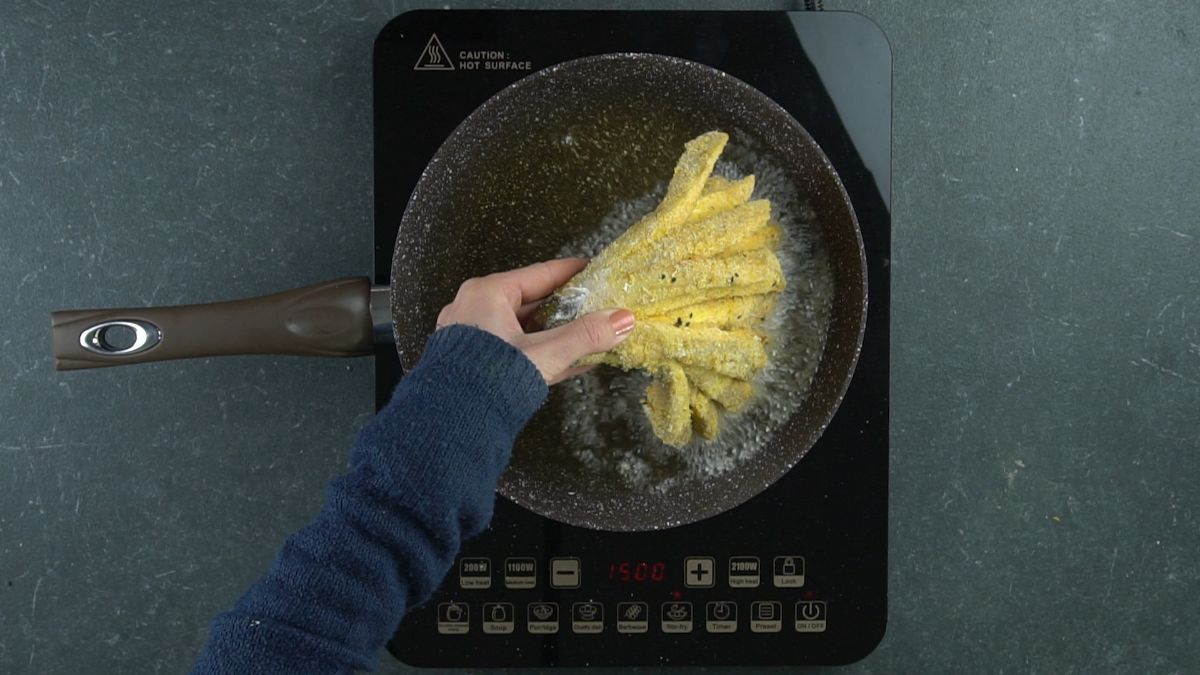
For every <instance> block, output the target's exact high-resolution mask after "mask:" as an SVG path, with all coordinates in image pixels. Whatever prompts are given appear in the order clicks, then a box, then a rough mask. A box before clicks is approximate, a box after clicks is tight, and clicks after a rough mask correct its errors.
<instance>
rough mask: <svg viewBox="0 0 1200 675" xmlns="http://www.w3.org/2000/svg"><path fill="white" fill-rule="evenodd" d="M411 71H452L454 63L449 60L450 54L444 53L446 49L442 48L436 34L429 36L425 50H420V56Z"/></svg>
mask: <svg viewBox="0 0 1200 675" xmlns="http://www.w3.org/2000/svg"><path fill="white" fill-rule="evenodd" d="M413 70H454V62H453V61H451V60H450V54H448V53H446V48H445V47H443V46H442V41H441V40H439V39H438V36H437V33H434V34H433V35H430V36H429V42H427V43H426V44H425V49H422V50H421V56H420V58H418V59H417V65H415V66H413Z"/></svg>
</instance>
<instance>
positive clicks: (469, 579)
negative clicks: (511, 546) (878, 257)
mask: <svg viewBox="0 0 1200 675" xmlns="http://www.w3.org/2000/svg"><path fill="white" fill-rule="evenodd" d="M458 585H459V586H462V587H463V588H491V586H492V561H491V560H489V559H487V558H463V559H462V560H460V561H458Z"/></svg>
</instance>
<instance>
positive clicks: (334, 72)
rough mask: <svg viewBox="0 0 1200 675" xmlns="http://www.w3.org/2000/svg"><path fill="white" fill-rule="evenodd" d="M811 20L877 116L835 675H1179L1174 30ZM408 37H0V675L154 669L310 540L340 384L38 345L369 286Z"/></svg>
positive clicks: (319, 5)
mask: <svg viewBox="0 0 1200 675" xmlns="http://www.w3.org/2000/svg"><path fill="white" fill-rule="evenodd" d="M624 4H626V5H627V6H634V4H635V3H624ZM797 4H798V3H797ZM830 4H831V5H836V8H838V9H852V10H856V11H861V12H863V13H865V14H867V15H868V16H871V17H872V18H874V19H875V20H876V21H877V22H878V23H879V24H880V25H881V26H882V27H883V29H884V30H885V31H886V32H887V34H888V35H889V37H890V39H891V41H892V46H893V49H894V52H895V92H896V95H895V128H894V151H895V156H894V160H893V164H894V171H895V176H896V180H895V184H894V195H895V221H894V226H895V242H894V265H893V268H892V269H893V275H894V276H893V283H894V291H893V304H892V307H893V362H894V366H893V387H892V392H893V401H894V403H893V415H894V419H893V427H892V476H893V484H892V494H891V505H892V506H891V508H892V511H891V514H892V515H891V522H892V528H891V536H892V538H891V570H892V571H891V593H890V603H891V610H890V625H889V631H888V636H887V638H886V639H885V641H884V643H883V644H882V645H881V647H880V648H879V649H878V650H877V651H876V652H875V653H873V654H872V655H871V656H870V657H868V658H867V659H866V660H864V661H862V662H860V663H859V664H857V665H855V666H852V667H850V668H847V669H846V671H847V672H861V673H894V672H995V673H1015V672H1022V673H1024V672H1047V673H1068V672H1080V673H1097V672H1131V673H1176V672H1195V671H1196V670H1197V669H1198V668H1200V638H1198V637H1197V636H1198V635H1200V631H1197V630H1196V627H1195V625H1194V622H1195V612H1196V609H1197V597H1198V595H1200V578H1198V577H1200V488H1197V486H1196V479H1197V476H1200V452H1198V450H1200V223H1198V217H1197V213H1200V196H1198V191H1197V185H1198V183H1197V175H1200V76H1198V73H1200V46H1198V45H1200V42H1198V41H1200V6H1198V5H1196V4H1194V3H1170V4H1168V3H1144V4H1133V5H1130V4H1126V3H1096V2H1089V1H1084V0H1073V1H1071V2H1066V3H1040V2H1030V1H1029V0H1016V1H1014V2H1006V3H986V4H984V3H980V4H979V5H978V6H976V7H972V8H969V9H968V8H966V7H964V6H963V3H958V2H935V1H932V0H923V1H921V0H919V1H917V2H911V3H874V2H838V3H832V2H831V3H830ZM638 5H639V6H645V5H641V4H640V3H638ZM413 6H416V5H413ZM456 6H462V7H471V6H474V7H480V6H489V5H487V4H483V3H471V4H461V5H460V4H456ZM541 6H559V7H583V6H585V5H583V4H581V3H560V4H558V5H553V4H549V3H548V4H545V5H541ZM654 6H656V7H663V8H671V7H686V6H695V4H691V3H656V4H655V5H654ZM738 6H739V5H735V4H733V3H730V4H727V5H720V6H719V7H738ZM740 6H741V7H756V8H774V9H778V8H788V7H789V5H788V4H787V3H747V4H745V5H740ZM713 7H714V8H716V7H718V6H717V5H713ZM408 8H409V6H408V5H406V4H404V3H397V2H378V1H376V0H370V1H367V0H361V1H360V0H351V1H347V2H341V1H337V2H335V1H332V0H296V1H292V0H280V1H279V2H274V3H269V4H268V3H243V2H233V1H223V0H222V1H215V2H208V3H166V2H152V1H150V0H131V1H129V2H119V3H118V2H111V1H109V2H104V1H103V0H94V1H92V2H62V1H59V0H8V1H7V2H5V3H3V4H0V289H3V291H4V293H5V299H4V302H3V305H2V306H3V314H2V316H3V328H2V329H0V672H4V673H76V672H114V673H115V672H121V673H149V672H180V671H183V670H185V669H186V668H187V666H188V665H189V664H190V662H191V659H192V658H193V656H194V654H195V653H196V651H197V650H198V648H199V647H200V645H201V643H202V641H203V639H204V636H205V631H206V624H207V622H208V620H209V619H210V618H211V617H212V616H213V615H214V614H216V613H217V612H218V611H220V610H222V609H224V608H226V607H228V606H229V605H230V604H231V603H232V602H233V601H234V599H235V598H236V597H237V596H238V595H239V594H240V593H241V592H242V591H243V590H244V589H245V588H246V587H247V586H248V585H249V584H250V583H251V582H252V581H253V580H254V579H255V578H256V577H257V576H258V575H259V574H261V573H262V571H263V570H265V568H266V566H267V565H268V563H269V561H270V559H271V558H272V556H273V554H274V553H275V550H276V548H277V546H278V545H279V544H280V543H281V541H282V540H283V538H284V537H285V536H286V535H287V534H288V533H289V532H290V531H291V530H293V529H294V528H296V527H298V526H300V525H301V524H303V523H304V522H305V521H306V520H307V519H308V518H310V517H311V516H312V515H313V514H315V512H316V511H317V509H318V508H319V506H320V504H321V500H322V490H323V486H324V484H325V482H326V481H327V480H328V479H329V478H330V477H331V476H333V475H335V474H336V473H337V472H338V471H340V470H341V469H342V467H343V466H344V465H345V462H346V457H347V449H348V446H349V442H350V440H351V438H352V435H353V433H354V431H355V430H356V429H357V428H358V427H359V426H360V425H361V424H362V423H363V422H364V421H365V420H366V419H368V417H369V415H370V413H371V404H372V378H373V374H372V370H371V365H370V363H369V361H364V360H360V361H345V360H320V359H292V358H271V357H243V358H229V359H212V360H197V361H190V362H176V363H169V364H159V365H146V366H141V367H138V368H131V369H112V370H98V371H92V372H81V373H73V374H57V373H55V372H54V371H53V370H52V364H51V359H50V352H49V338H48V317H47V313H48V312H49V311H51V310H54V309H60V308H65V307H103V306H114V305H121V304H134V305H142V304H150V303H155V304H171V303H182V302H198V301H208V300H218V299H225V298H234V297H241V296H247V295H254V294H258V293H261V292H267V291H272V290H281V289H285V288H290V287H293V286H295V285H298V284H302V283H306V282H311V281H317V280H321V279H324V278H327V277H332V276H340V275H357V274H367V273H369V271H370V266H371V238H372V229H371V190H372V180H371V171H372V169H371V103H370V102H371V87H370V59H369V56H370V50H371V42H372V39H373V37H374V35H375V33H376V32H377V31H378V30H379V29H380V28H381V27H382V26H383V25H384V24H385V23H386V22H387V20H388V19H390V18H391V17H392V16H394V15H396V14H398V13H400V12H402V11H404V10H405V9H408ZM384 663H385V665H384V667H383V672H404V671H405V669H404V668H403V667H402V666H400V665H399V664H396V663H395V662H393V661H391V660H390V659H389V658H386V657H385V659H384Z"/></svg>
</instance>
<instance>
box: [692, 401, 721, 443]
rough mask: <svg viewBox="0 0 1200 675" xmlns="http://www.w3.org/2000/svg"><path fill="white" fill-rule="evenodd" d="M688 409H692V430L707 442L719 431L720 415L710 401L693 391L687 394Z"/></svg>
mask: <svg viewBox="0 0 1200 675" xmlns="http://www.w3.org/2000/svg"><path fill="white" fill-rule="evenodd" d="M688 393H689V395H690V396H691V398H690V399H689V400H688V407H689V408H691V409H692V429H693V430H694V431H695V432H696V433H698V434H700V435H701V436H702V437H704V438H707V439H709V440H711V439H714V438H716V437H717V432H718V431H720V430H721V423H720V421H719V420H720V413H719V411H718V410H717V406H716V404H714V403H713V402H712V399H710V398H709V397H707V396H705V395H704V394H702V393H700V392H699V391H697V390H695V389H691V390H690V391H689V392H688Z"/></svg>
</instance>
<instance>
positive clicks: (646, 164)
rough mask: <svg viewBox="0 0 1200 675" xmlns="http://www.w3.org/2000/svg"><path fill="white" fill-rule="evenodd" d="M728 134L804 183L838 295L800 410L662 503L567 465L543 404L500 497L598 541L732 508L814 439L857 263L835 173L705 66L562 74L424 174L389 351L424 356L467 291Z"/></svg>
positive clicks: (460, 134) (614, 65) (855, 235)
mask: <svg viewBox="0 0 1200 675" xmlns="http://www.w3.org/2000/svg"><path fill="white" fill-rule="evenodd" d="M712 129H721V130H725V131H738V132H741V133H743V134H745V135H746V137H748V138H750V139H753V141H754V143H755V145H756V146H757V147H759V148H761V149H764V150H765V151H766V152H767V153H768V154H769V155H770V156H771V160H772V163H774V164H775V165H776V166H779V167H781V168H783V169H784V171H786V172H787V174H788V175H789V177H790V178H791V179H792V180H793V181H794V182H795V184H796V185H798V186H799V187H800V191H801V192H802V194H804V195H805V197H806V198H807V200H808V205H809V206H810V207H811V208H812V210H813V212H814V213H815V222H816V223H817V224H818V229H819V233H817V236H819V237H820V239H821V241H822V244H823V246H824V247H825V249H826V250H827V251H828V254H829V260H830V263H831V268H832V273H833V280H834V285H835V290H834V298H833V305H832V313H831V316H830V323H829V328H828V337H827V342H826V345H825V349H824V352H823V354H822V357H821V362H820V365H819V367H818V369H817V372H816V375H815V376H814V377H813V380H812V382H811V385H810V389H809V392H808V394H807V396H806V398H805V400H804V403H803V405H802V406H801V408H800V410H799V411H798V412H797V413H796V414H795V415H793V416H792V417H791V418H790V419H789V421H788V422H787V423H786V424H784V425H783V427H782V428H780V429H778V430H776V431H775V433H774V434H773V436H772V438H771V440H770V442H769V443H768V445H767V447H766V448H765V449H764V450H763V451H761V452H759V453H758V454H757V455H755V456H754V457H752V458H751V459H749V460H747V461H746V462H745V463H744V464H742V465H741V466H739V467H738V468H737V469H736V470H733V471H730V472H728V473H725V474H723V475H721V476H719V477H716V478H711V479H706V480H703V481H700V480H697V481H695V483H696V484H694V485H687V486H685V487H684V488H677V489H674V490H671V491H669V492H667V493H665V494H658V493H649V494H647V493H639V492H635V491H633V490H631V489H630V488H627V487H625V486H623V485H620V484H617V483H615V482H612V481H598V480H596V478H595V476H593V475H590V474H589V473H588V472H587V471H586V470H584V469H583V468H582V467H581V466H580V465H579V464H578V463H577V462H575V461H574V460H572V459H571V458H570V456H569V453H565V452H562V450H563V446H564V443H566V441H565V439H564V438H563V437H562V432H561V424H559V423H558V421H557V420H556V419H554V417H555V416H556V415H563V414H572V412H571V411H564V410H562V409H561V407H557V406H553V405H551V406H548V407H547V409H546V410H544V411H543V412H542V413H539V415H537V416H535V418H534V420H533V421H532V422H531V423H530V425H529V427H528V428H527V429H526V431H525V432H524V434H523V435H522V436H521V439H520V440H519V442H518V444H517V447H516V448H515V450H514V453H513V459H512V463H511V465H510V466H509V469H508V470H507V472H506V473H505V474H504V476H503V478H502V479H501V484H500V492H501V493H502V494H503V495H504V496H505V497H507V498H509V499H511V500H513V501H515V502H517V503H518V504H520V505H522V506H524V507H526V508H528V509H531V510H533V511H534V512H537V513H539V514H542V515H545V516H547V517H550V518H553V519H556V520H559V521H563V522H566V523H571V524H574V525H578V526H582V527H588V528H595V529H602V530H623V531H624V530H652V529H660V528H665V527H673V526H676V525H681V524H684V523H690V522H695V521H697V520H701V519H703V518H707V517H710V516H713V515H716V514H718V513H722V512H724V511H726V510H728V509H730V508H733V507H735V506H737V505H738V504H741V503H742V502H744V501H746V500H747V499H750V498H751V497H753V496H754V495H756V494H758V493H759V492H761V491H763V490H764V489H766V488H767V487H769V486H770V485H771V484H772V483H774V482H775V481H776V480H777V479H778V478H779V477H781V476H782V475H784V474H785V473H786V472H787V471H789V470H790V469H791V468H792V467H793V466H795V464H796V463H797V462H798V461H799V460H800V459H801V457H802V456H803V455H804V453H805V452H807V451H808V449H809V448H811V447H812V445H813V443H814V442H815V441H816V440H817V438H819V436H820V434H821V432H822V430H823V429H824V428H825V426H826V424H828V422H829V420H830V418H831V417H832V415H833V413H834V411H835V410H836V409H837V406H838V404H839V402H840V401H841V398H842V395H843V394H844V392H845V390H846V386H847V384H848V382H849V379H850V376H851V374H852V372H853V370H854V365H855V362H856V360H857V357H858V351H859V348H860V345H861V342H862V330H863V324H864V317H865V310H866V302H867V297H866V279H865V274H866V272H865V269H866V267H865V260H864V256H863V251H862V240H861V236H860V233H859V230H858V224H857V222H856V220H855V217H854V212H853V209H852V208H851V206H850V202H849V199H848V197H847V196H846V192H845V190H844V189H843V187H842V184H841V181H840V180H839V179H838V176H837V174H836V172H835V171H834V169H833V167H832V166H831V164H830V163H829V160H828V159H827V158H826V157H825V155H824V153H822V152H821V149H820V148H819V147H818V146H817V144H816V143H815V142H814V141H813V139H812V138H811V137H810V136H809V135H808V133H807V132H806V131H805V130H804V129H803V128H802V127H801V126H800V124H799V123H798V122H796V120H795V119H793V118H792V117H791V116H790V115H789V114H788V113H787V112H786V111H785V110H784V109H782V108H781V107H779V106H778V105H776V104H775V103H774V102H773V101H771V100H770V99H768V98H767V97H766V96H764V95H763V94H762V93H761V92H759V91H757V90H755V89H754V88H752V87H750V86H749V85H747V84H746V83H744V82H742V81H741V80H738V79H736V78H734V77H731V76H729V75H727V74H725V73H722V72H720V71H717V70H714V69H712V68H709V67H707V66H704V65H701V64H697V63H693V62H690V61H685V60H682V59H677V58H673V57H666V56H660V55H653V54H607V55H601V56H594V57H588V58H584V59H579V60H575V61H570V62H567V63H563V64H560V65H557V66H554V67H551V68H548V69H546V70H542V71H540V72H537V73H534V74H533V75H530V76H529V77H527V78H525V79H523V80H520V81H519V82H517V83H515V84H513V85H511V86H509V87H508V88H506V89H504V90H502V91H501V92H499V93H498V94H496V95H495V96H494V97H493V98H491V99H490V100H489V101H487V102H486V103H485V104H484V105H482V106H481V107H480V108H479V109H477V110H476V111H475V112H474V113H473V114H471V116H469V117H468V118H467V119H466V120H465V121H464V122H463V123H462V124H461V125H460V126H459V127H458V128H457V129H456V130H455V131H454V133H453V134H452V135H451V136H450V137H449V139H447V141H446V142H445V144H443V145H442V147H441V149H440V150H439V151H438V152H437V154H436V155H435V156H434V158H433V160H432V161H431V162H430V164H429V166H428V167H427V169H426V170H425V172H424V174H423V175H422V176H421V179H420V182H419V183H418V185H417V186H416V189H415V191H414V193H413V196H412V199H411V201H410V202H409V205H408V208H407V210H406V212H405V214H404V217H403V220H402V222H401V226H400V232H399V236H398V239H397V244H396V251H395V255H394V258H393V261H392V307H393V319H394V325H395V330H396V341H397V348H398V350H399V352H400V359H401V361H402V363H403V364H404V366H405V367H406V368H409V367H411V366H412V365H413V364H414V363H415V361H416V359H417V357H419V356H420V352H421V349H422V348H423V346H424V342H425V339H426V338H427V337H428V335H429V333H430V331H432V330H433V325H434V320H435V318H436V316H437V313H438V311H439V310H440V309H441V307H442V306H444V305H445V304H446V303H448V302H449V301H450V300H451V299H452V298H453V296H454V293H455V291H456V289H457V288H458V286H459V284H460V283H462V281H463V280H465V279H467V278H469V277H471V276H478V275H480V274H484V273H488V272H493V271H500V270H505V269H510V268H513V267H517V266H520V265H525V264H529V263H532V262H536V261H539V260H544V259H548V258H552V257H554V256H555V254H556V253H557V252H558V251H559V249H560V248H561V247H562V246H563V245H564V243H566V242H568V241H572V240H578V239H580V238H581V236H582V235H583V234H584V233H586V232H588V231H590V230H592V229H594V228H595V227H596V225H597V223H598V222H599V220H600V219H601V218H602V217H603V216H604V215H605V214H606V213H607V212H608V211H609V210H610V209H611V208H612V206H613V204H614V203H616V202H619V201H622V200H626V199H630V198H634V197H637V196H639V195H643V194H645V193H647V192H648V191H649V190H651V189H652V188H653V186H654V185H655V184H656V183H658V182H660V181H662V180H664V177H667V176H670V173H671V169H672V167H673V165H674V162H675V160H676V159H677V158H678V156H679V153H680V151H681V148H682V147H683V143H684V142H685V141H686V140H688V139H690V138H692V137H694V136H696V135H698V134H700V133H702V132H705V131H709V130H712Z"/></svg>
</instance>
